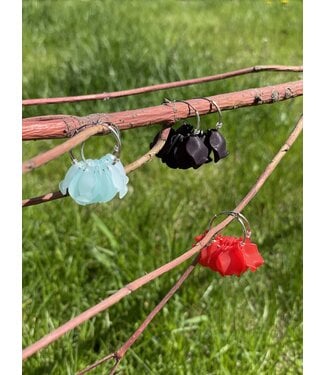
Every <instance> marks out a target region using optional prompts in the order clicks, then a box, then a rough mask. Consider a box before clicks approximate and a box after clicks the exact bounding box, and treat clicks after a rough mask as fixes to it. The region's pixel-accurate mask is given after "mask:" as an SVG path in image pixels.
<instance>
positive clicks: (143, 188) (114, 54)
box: [23, 0, 302, 375]
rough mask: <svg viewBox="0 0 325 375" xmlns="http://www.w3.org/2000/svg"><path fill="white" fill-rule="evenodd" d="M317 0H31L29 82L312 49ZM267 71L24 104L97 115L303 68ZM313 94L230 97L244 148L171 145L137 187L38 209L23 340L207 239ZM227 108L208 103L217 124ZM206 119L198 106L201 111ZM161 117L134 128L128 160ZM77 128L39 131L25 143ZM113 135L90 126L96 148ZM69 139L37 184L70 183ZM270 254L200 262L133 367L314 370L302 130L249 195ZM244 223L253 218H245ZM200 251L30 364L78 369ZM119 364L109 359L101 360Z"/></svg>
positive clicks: (239, 62)
mask: <svg viewBox="0 0 325 375" xmlns="http://www.w3.org/2000/svg"><path fill="white" fill-rule="evenodd" d="M301 29H302V2H301V1H293V0H292V1H288V2H287V4H284V3H283V2H281V1H273V2H267V1H262V0H261V1H144V0H143V1H79V2H76V1H72V0H66V1H63V0H62V1H60V0H57V1H34V0H30V1H26V0H24V1H23V95H24V98H34V97H46V96H65V95H78V94H85V93H93V92H103V91H113V90H120V89H127V88H133V87H139V86H143V85H149V84H154V83H160V82H167V81H172V80H178V79H186V78H192V77H199V76H203V75H211V74H215V73H219V72H225V71H230V70H233V69H238V68H242V67H248V66H252V65H262V64H263V65H266V64H285V65H286V64H287V65H300V64H301V63H302V32H301ZM299 78H301V75H300V74H289V73H260V74H253V75H249V76H244V77H237V78H233V79H229V80H225V81H221V82H214V83H209V84H204V85H199V86H190V87H186V88H179V89H175V90H167V91H164V92H157V93H151V94H146V95H140V96H135V97H130V98H121V99H117V100H112V101H105V102H85V103H76V104H70V105H69V104H67V105H52V106H43V107H30V108H26V109H24V111H23V116H24V117H29V116H34V115H41V114H54V113H67V114H74V115H86V114H89V113H96V112H110V111H118V110H126V109H131V108H139V107H145V106H149V105H156V104H159V103H161V101H162V99H163V98H164V97H170V98H182V99H186V98H191V97H197V96H208V95H212V94H216V93H221V92H228V91H234V90H240V89H244V88H248V87H257V86H264V85H267V84H273V83H279V82H285V81H291V80H295V79H299ZM301 112H302V99H301V98H298V99H295V100H292V101H287V102H282V103H277V104H273V105H265V106H260V107H251V108H245V109H240V110H236V111H227V112H226V111H225V112H224V113H223V120H224V126H223V128H222V133H223V135H224V136H225V137H226V139H227V144H228V148H229V151H230V155H229V156H228V157H227V158H226V159H224V160H222V161H221V162H219V163H218V164H207V165H205V166H203V167H201V168H200V169H198V170H186V171H181V170H171V169H168V168H167V167H166V166H165V165H163V164H161V162H160V161H159V159H155V160H153V161H152V162H150V163H148V164H147V165H145V166H143V167H142V168H141V169H139V170H137V171H136V172H134V173H132V174H131V175H130V182H129V193H128V194H127V196H126V197H125V198H124V199H123V200H119V199H118V198H116V199H114V200H113V201H112V202H110V203H107V204H102V205H93V206H87V207H81V206H77V205H76V204H75V203H74V202H73V201H72V200H70V199H69V198H66V199H62V200H58V201H54V202H51V203H48V204H44V205H39V206H35V207H29V208H26V209H24V210H23V345H24V347H25V346H26V345H28V344H31V343H32V342H34V341H35V340H37V339H39V338H40V337H42V336H43V335H45V334H46V333H48V332H49V331H50V330H52V329H53V328H55V327H57V326H59V325H60V324H62V323H63V322H65V321H66V320H68V319H70V318H71V317H73V316H75V315H77V314H78V313H80V312H81V311H83V310H85V309H87V308H88V307H90V306H91V305H92V304H95V303H97V302H98V301H100V300H101V299H102V298H104V297H106V296H107V295H109V294H111V293H112V292H113V291H115V290H116V289H118V288H120V287H121V286H123V285H124V284H126V283H127V282H129V281H131V280H133V279H135V278H137V277H139V276H142V275H143V274H145V273H146V272H149V271H151V270H153V269H154V268H156V267H158V266H160V265H162V264H163V263H165V262H167V261H169V260H170V259H172V258H173V257H175V256H177V255H179V254H181V253H182V252H184V251H185V250H186V249H189V248H190V247H191V244H192V243H193V237H194V236H195V235H197V234H199V233H201V232H202V231H203V230H204V229H205V228H206V227H207V224H208V222H209V219H210V217H211V216H212V215H213V214H214V213H215V212H219V211H222V210H227V209H232V208H234V207H235V205H236V204H237V203H238V202H239V201H240V200H241V198H242V197H243V196H244V195H245V194H246V193H247V192H248V190H249V189H250V187H251V186H252V184H253V183H254V182H255V181H256V179H257V177H258V176H259V174H260V173H261V172H262V171H263V169H264V168H265V166H266V165H267V163H268V162H269V161H270V160H271V159H272V157H273V155H274V154H275V153H276V152H277V151H278V149H279V148H280V147H281V145H282V144H283V142H284V141H285V139H286V138H287V136H288V134H289V133H290V131H291V130H292V128H293V126H294V124H295V122H296V121H297V120H298V118H299V116H300V114H301ZM215 121H216V116H214V115H209V116H206V117H202V119H201V126H202V128H203V129H208V128H209V127H212V126H213V125H214V124H215ZM193 124H194V122H193ZM158 130H159V126H155V127H152V128H148V129H137V130H131V131H128V132H123V134H122V142H123V150H122V155H121V159H122V162H123V163H124V164H127V163H129V162H131V161H132V160H134V159H136V158H137V157H138V156H139V155H141V154H143V153H144V152H146V151H147V150H148V147H149V144H150V142H151V140H152V138H153V137H154V135H155V134H156V132H157V131H158ZM60 142H61V140H52V141H39V142H25V143H24V146H23V156H24V159H27V158H28V157H32V156H34V155H36V154H37V153H39V152H41V151H45V150H47V149H49V148H50V147H52V146H53V145H55V144H58V143H60ZM111 144H112V140H109V139H104V138H102V137H98V138H93V139H91V140H89V141H88V142H87V155H88V156H89V157H97V156H101V155H103V154H104V153H107V152H109V150H110V148H111ZM69 164H70V161H69V157H68V155H65V156H62V157H60V158H58V159H57V160H55V161H53V162H51V163H49V164H47V165H46V166H43V167H42V168H40V169H38V170H35V171H33V172H32V173H30V174H27V175H25V176H24V181H23V196H24V197H31V196H35V195H39V194H43V193H46V192H49V191H54V190H57V189H58V183H59V181H60V180H61V179H62V178H63V177H64V174H65V171H66V170H67V168H68V167H69ZM244 214H245V215H246V216H247V218H248V219H249V221H250V224H251V227H252V230H253V235H252V238H253V240H254V241H255V242H257V243H258V246H259V249H260V251H261V253H262V254H263V256H264V258H265V261H266V262H265V265H264V266H263V267H262V268H261V269H260V270H258V271H257V272H256V273H248V274H246V275H244V276H242V277H241V278H239V279H238V278H224V279H223V278H220V277H219V276H218V275H216V274H213V273H212V272H209V271H207V270H206V269H203V268H197V269H196V270H195V272H194V274H193V275H192V276H191V277H190V278H189V279H188V280H187V281H186V283H185V284H184V286H183V287H182V289H181V290H180V291H179V293H178V294H177V295H176V296H174V298H173V299H172V300H171V301H170V302H169V304H168V305H167V306H166V307H165V308H164V310H163V311H162V312H161V313H160V314H159V315H158V316H157V317H156V318H155V320H154V321H153V322H152V324H151V325H150V326H149V327H148V329H147V330H146V331H145V333H144V334H143V336H142V337H141V338H140V340H139V341H138V342H137V343H136V344H135V345H134V346H133V347H132V350H131V351H130V352H129V353H128V355H127V356H126V358H125V360H123V362H122V363H121V369H122V371H121V373H123V374H142V373H148V374H150V373H151V374H186V375H188V374H193V375H194V374H204V375H205V374H231V375H233V374H236V375H237V374H252V375H253V374H254V375H255V374H299V373H302V359H301V358H302V291H301V289H302V244H301V239H302V228H301V226H302V140H301V139H299V140H298V141H297V142H296V144H295V145H294V146H293V148H292V149H291V150H290V151H289V153H288V154H287V155H286V156H285V158H284V159H283V161H282V162H281V164H280V165H279V167H278V168H277V169H276V171H275V172H274V174H273V175H272V176H271V177H270V179H269V180H268V182H267V183H266V185H265V186H264V187H263V189H262V190H261V192H260V193H259V194H258V196H257V197H256V198H254V200H253V201H252V202H251V204H250V205H249V206H248V207H247V208H246V209H245V211H244ZM228 233H232V234H237V233H238V234H240V233H241V229H240V227H239V225H236V224H232V225H231V227H230V228H229V229H228ZM183 269H184V265H183V266H180V267H178V268H177V269H175V270H173V271H172V272H170V273H169V274H168V275H165V276H162V277H161V278H159V279H158V280H155V281H154V282H152V283H150V284H149V285H147V286H145V287H143V288H141V289H140V290H138V291H137V292H136V293H134V294H133V295H130V296H128V297H127V298H125V299H124V300H122V301H121V302H119V303H118V304H117V305H116V306H113V307H112V308H111V309H109V310H108V311H106V312H104V313H102V314H100V315H98V317H96V318H95V319H92V320H90V321H89V322H87V323H85V324H83V325H82V326H80V327H79V328H78V329H76V330H74V331H73V332H71V333H69V334H67V335H65V336H64V337H63V338H61V339H60V340H59V341H57V342H56V343H55V344H53V345H51V346H49V347H48V348H47V349H44V350H43V351H41V352H40V353H39V354H38V355H36V356H34V357H32V358H30V359H28V360H27V361H26V362H25V363H24V367H23V370H24V373H26V374H73V373H74V372H75V371H76V370H78V369H81V368H82V367H84V366H86V365H88V364H89V363H90V362H92V361H95V360H96V359H98V358H100V357H102V356H104V355H105V354H107V353H109V352H110V351H112V350H114V349H116V348H118V346H119V345H121V344H122V343H123V342H124V340H126V339H127V338H128V337H129V336H130V335H131V334H132V333H133V331H134V330H135V329H136V327H137V326H138V325H139V324H140V322H141V321H142V320H143V319H144V317H145V316H146V315H147V314H148V313H149V312H150V310H151V309H152V308H153V307H154V306H155V305H156V304H157V303H158V302H159V300H160V299H161V298H162V297H163V295H164V294H165V293H166V292H167V291H168V289H169V288H170V287H171V285H172V284H173V282H175V281H176V280H177V278H178V277H179V276H180V274H181V273H182V271H183ZM96 373H97V374H106V373H107V367H106V368H105V366H104V367H103V368H99V369H98V370H96V371H94V374H96Z"/></svg>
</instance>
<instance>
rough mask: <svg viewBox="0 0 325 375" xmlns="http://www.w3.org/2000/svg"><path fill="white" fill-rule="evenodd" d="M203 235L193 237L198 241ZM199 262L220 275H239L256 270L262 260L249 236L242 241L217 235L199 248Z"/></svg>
mask: <svg viewBox="0 0 325 375" xmlns="http://www.w3.org/2000/svg"><path fill="white" fill-rule="evenodd" d="M203 237H204V234H203V235H199V236H197V237H195V241H196V242H198V241H200V240H201V239H202V238H203ZM199 263H200V264H201V265H202V266H204V267H208V268H210V269H211V270H212V271H215V272H219V273H220V274H221V275H222V276H228V275H237V276H240V275H241V274H242V273H244V272H245V271H247V270H248V269H250V270H251V271H253V272H254V271H256V269H257V268H258V267H260V266H261V265H262V264H263V263H264V260H263V258H262V256H261V254H260V253H259V251H258V249H257V246H256V245H255V244H254V243H252V242H251V241H250V239H249V238H246V240H245V242H244V243H243V242H242V238H236V237H229V236H222V235H218V236H216V237H215V239H214V240H213V242H211V243H210V244H209V245H208V246H206V247H204V248H203V249H202V250H201V253H200V257H199Z"/></svg>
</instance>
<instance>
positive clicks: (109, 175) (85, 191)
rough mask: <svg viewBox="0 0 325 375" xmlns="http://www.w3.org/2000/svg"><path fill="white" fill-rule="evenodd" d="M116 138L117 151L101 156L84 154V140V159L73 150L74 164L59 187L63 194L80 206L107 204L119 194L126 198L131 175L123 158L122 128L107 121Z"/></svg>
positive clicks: (82, 152) (82, 148)
mask: <svg viewBox="0 0 325 375" xmlns="http://www.w3.org/2000/svg"><path fill="white" fill-rule="evenodd" d="M106 125H107V127H108V129H109V130H110V131H111V132H112V134H113V135H114V136H115V138H116V141H117V143H116V145H115V146H114V150H113V153H109V154H107V155H105V156H103V157H101V158H100V159H95V160H93V159H86V158H85V156H84V145H85V144H84V143H83V144H82V146H81V152H80V153H81V158H82V160H80V161H78V160H77V159H76V158H75V157H74V155H73V153H72V151H70V156H71V159H72V163H73V164H72V166H71V167H70V169H69V170H68V172H67V173H66V175H65V177H64V179H63V181H61V182H60V184H59V188H60V191H61V193H62V194H67V193H69V195H70V196H71V198H72V199H73V200H74V201H75V202H77V203H78V204H80V205H83V206H84V205H88V204H93V203H103V202H108V201H110V200H112V199H113V198H114V197H115V195H116V194H119V198H123V197H124V196H125V194H126V193H127V191H128V189H127V183H128V181H129V178H128V177H127V176H126V174H125V170H124V167H123V165H122V163H121V161H120V159H119V155H120V151H121V139H120V132H119V129H118V128H117V127H116V126H115V125H113V124H106Z"/></svg>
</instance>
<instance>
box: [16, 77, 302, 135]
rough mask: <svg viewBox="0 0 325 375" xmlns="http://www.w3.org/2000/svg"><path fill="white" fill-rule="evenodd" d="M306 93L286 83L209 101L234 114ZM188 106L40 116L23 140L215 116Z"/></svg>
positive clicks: (29, 122)
mask: <svg viewBox="0 0 325 375" xmlns="http://www.w3.org/2000/svg"><path fill="white" fill-rule="evenodd" d="M302 93H303V83H302V81H294V82H285V83H281V84H277V85H272V86H265V87H256V88H250V89H246V90H241V91H235V92H230V93H225V94H219V95H214V96H210V97H208V99H210V100H214V101H215V102H216V103H217V104H218V106H219V108H220V109H221V110H231V109H237V108H242V107H248V106H253V105H259V104H270V103H275V102H279V101H282V100H287V99H291V98H294V97H296V96H300V95H302ZM187 102H188V105H187V104H186V103H183V102H177V103H175V104H173V105H158V106H154V107H147V108H140V109H134V110H130V111H122V112H114V113H95V114H91V115H88V116H84V117H77V116H71V115H55V116H38V117H30V118H25V119H23V126H22V135H23V140H34V139H50V138H67V137H71V136H72V135H73V134H75V132H76V131H78V129H79V128H80V127H84V126H89V125H94V124H98V123H102V122H110V123H113V124H115V125H116V126H118V127H119V129H120V130H125V129H131V128H137V127H143V126H151V125H154V124H160V123H174V122H176V120H181V119H185V118H188V117H194V116H196V111H194V110H193V107H194V108H196V109H197V111H198V113H199V114H200V115H206V114H209V113H213V112H216V111H217V109H216V108H215V107H214V106H213V107H212V108H211V105H210V102H209V101H207V100H204V99H203V100H202V99H200V98H196V99H189V100H187Z"/></svg>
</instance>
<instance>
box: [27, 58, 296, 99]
mask: <svg viewBox="0 0 325 375" xmlns="http://www.w3.org/2000/svg"><path fill="white" fill-rule="evenodd" d="M263 71H278V72H279V71H281V72H302V71H303V68H302V66H285V65H261V66H251V67H249V68H244V69H239V70H235V71H232V72H227V73H221V74H216V75H213V76H207V77H201V78H193V79H187V80H183V81H176V82H168V83H162V84H157V85H151V86H146V87H139V88H136V89H130V90H122V91H114V92H108V93H107V92H104V93H101V94H88V95H78V96H65V97H59V98H39V99H24V100H23V106H30V105H43V104H59V103H72V102H81V101H86V100H108V99H114V98H121V97H124V96H131V95H139V94H144V93H148V92H153V91H159V90H166V89H171V88H176V87H183V86H190V85H195V84H199V83H205V82H211V81H219V80H221V79H227V78H231V77H236V76H240V75H243V74H248V73H257V72H263Z"/></svg>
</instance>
